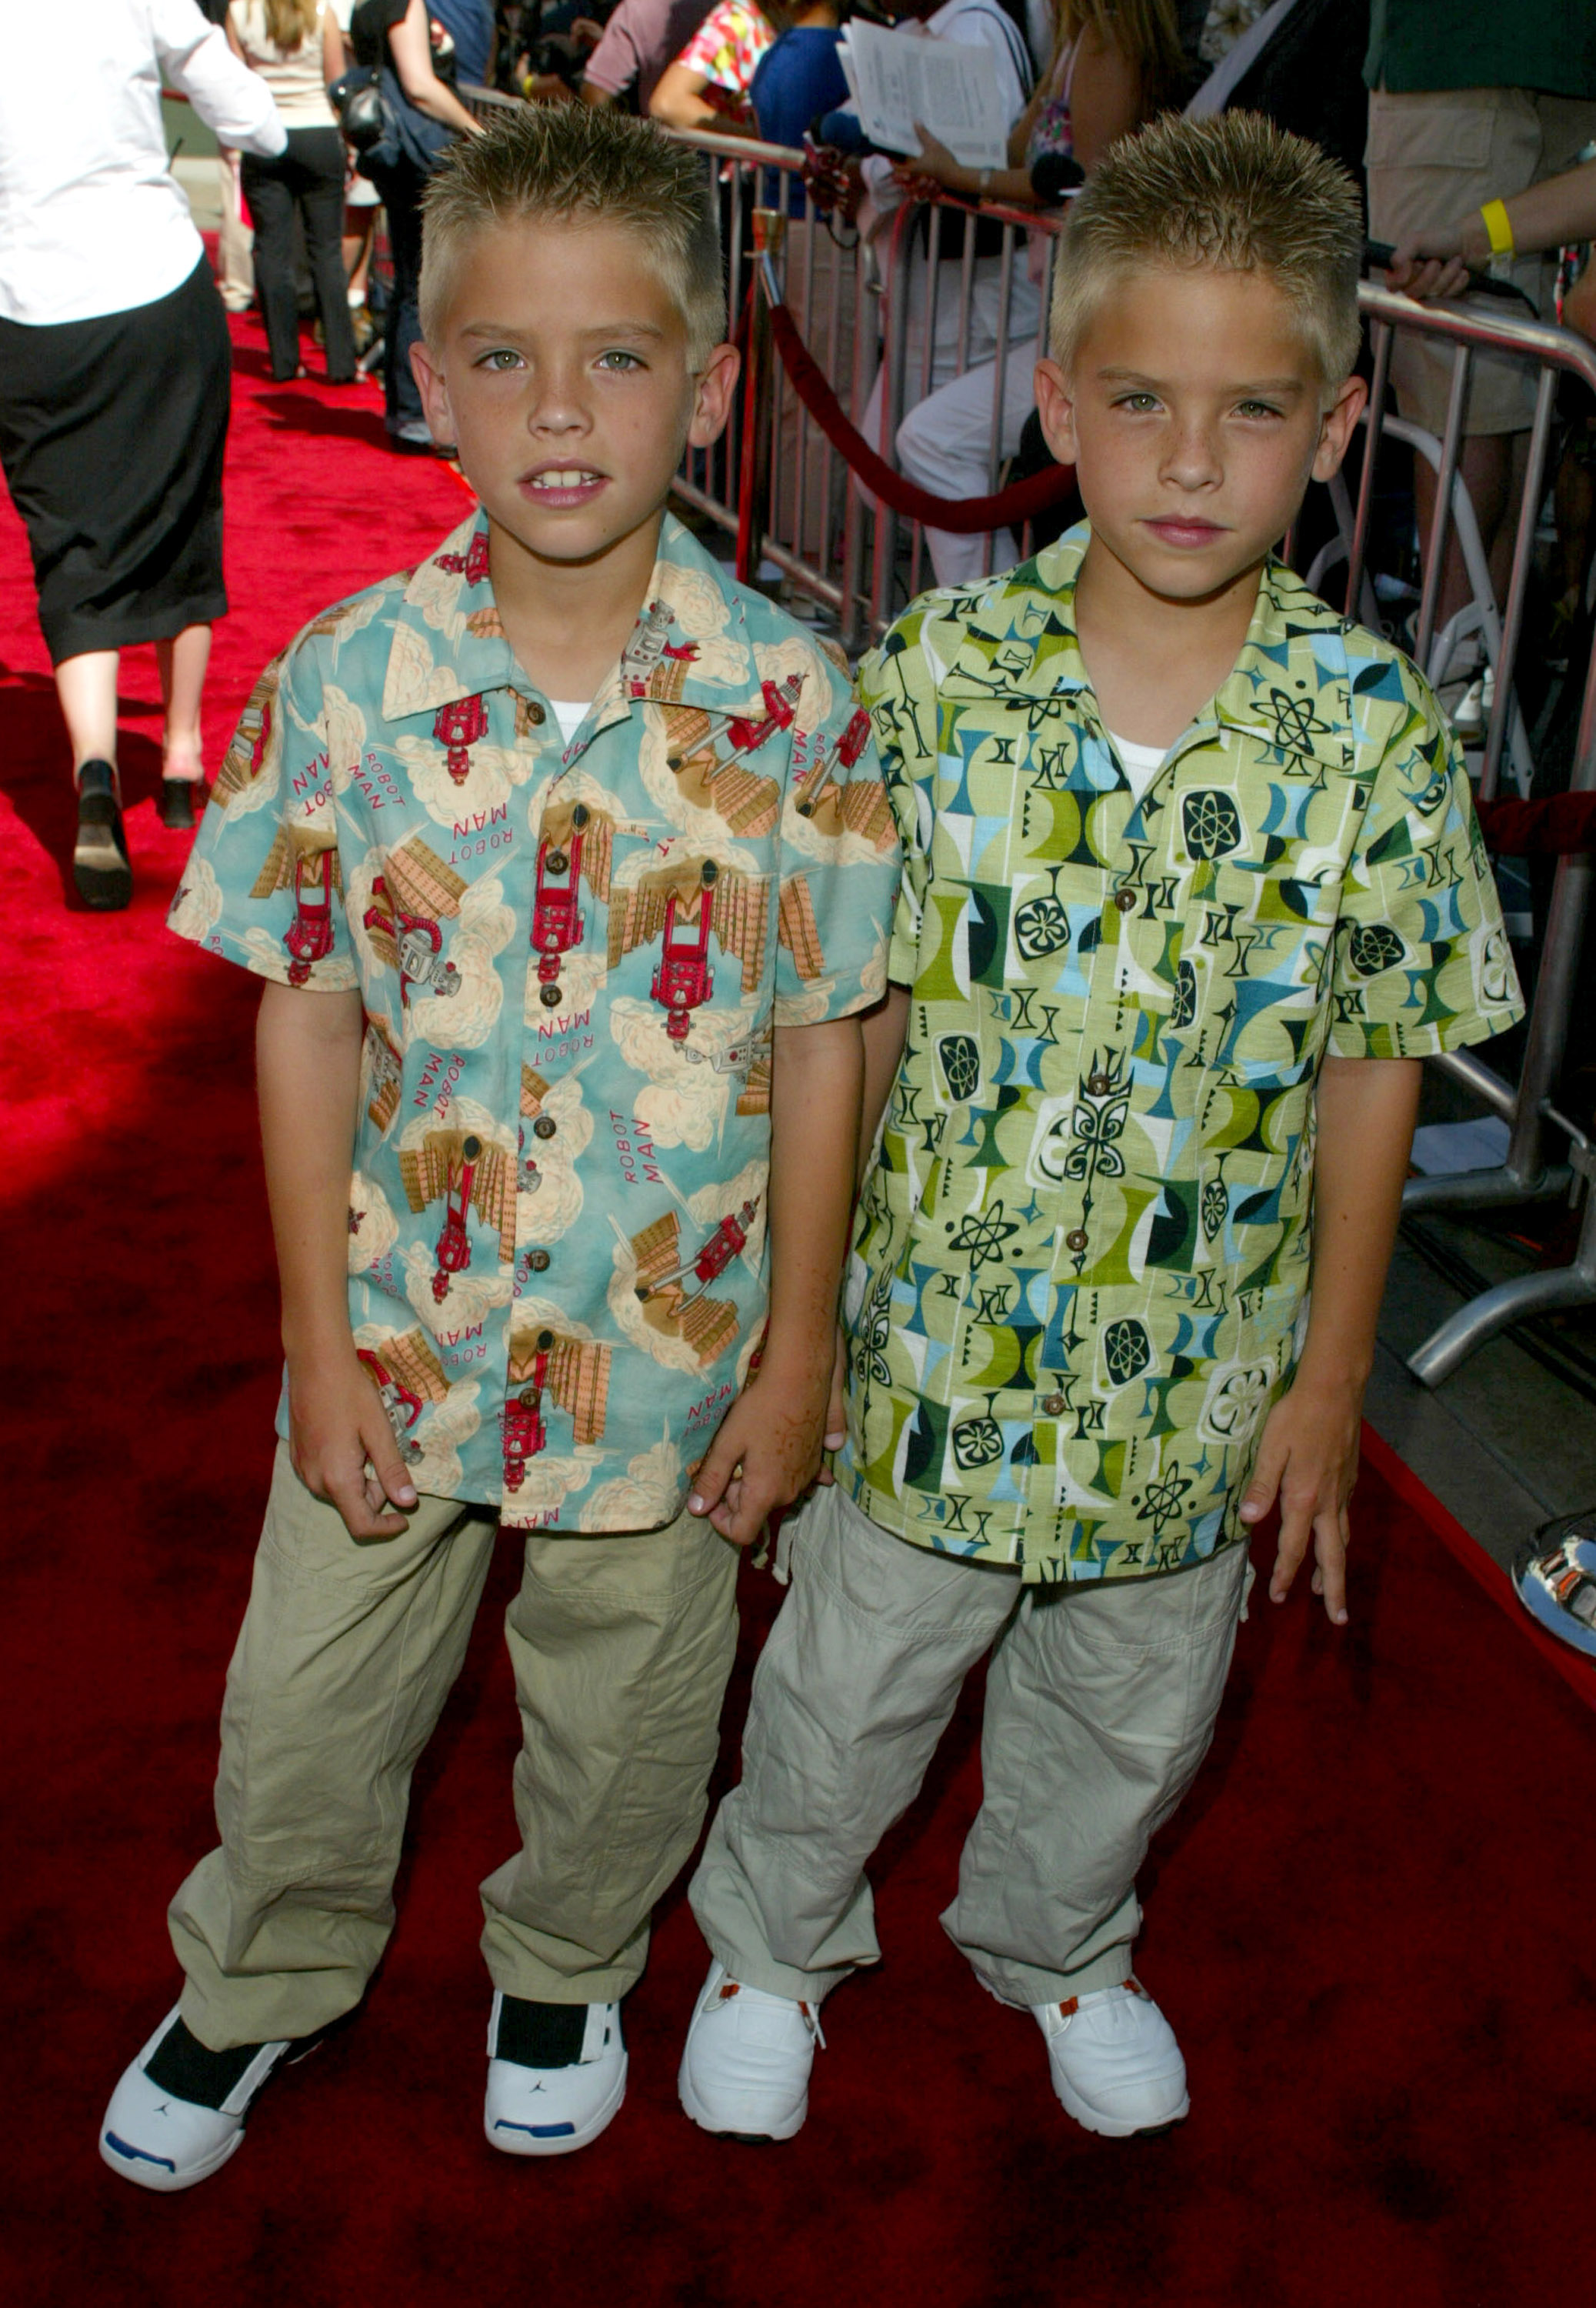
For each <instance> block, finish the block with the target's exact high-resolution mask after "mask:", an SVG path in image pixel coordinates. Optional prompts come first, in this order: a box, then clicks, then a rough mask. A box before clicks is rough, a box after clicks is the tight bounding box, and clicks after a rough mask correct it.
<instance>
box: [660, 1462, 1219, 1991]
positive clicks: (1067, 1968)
mask: <svg viewBox="0 0 1596 2308" xmlns="http://www.w3.org/2000/svg"><path fill="white" fill-rule="evenodd" d="M1247 1584H1248V1562H1247V1555H1246V1551H1245V1549H1244V1548H1241V1547H1232V1548H1231V1550H1230V1551H1229V1552H1228V1553H1226V1554H1221V1555H1218V1556H1216V1557H1215V1558H1214V1561H1213V1562H1211V1563H1205V1564H1203V1565H1202V1566H1201V1568H1200V1569H1197V1570H1195V1571H1185V1572H1178V1573H1176V1574H1174V1575H1173V1576H1171V1577H1168V1578H1163V1579H1155V1580H1128V1581H1123V1582H1120V1583H1119V1584H1117V1585H1114V1586H1109V1587H1095V1586H1094V1587H1066V1588H1046V1589H1040V1588H1036V1587H1030V1588H1025V1589H1022V1587H1021V1584H1020V1580H1019V1576H1018V1574H1017V1572H1011V1571H1008V1570H1001V1569H992V1568H989V1567H988V1566H986V1565H984V1564H982V1563H967V1562H963V1561H961V1560H959V1559H958V1558H957V1557H956V1556H953V1555H947V1554H929V1553H926V1552H924V1551H923V1550H922V1549H920V1548H918V1547H914V1546H910V1545H909V1544H908V1543H907V1542H906V1541H905V1540H904V1539H900V1538H896V1537H892V1535H891V1534H890V1533H888V1532H887V1531H883V1530H881V1529H879V1528H878V1526H877V1525H876V1524H875V1523H873V1522H871V1520H870V1519H869V1517H868V1516H867V1515H865V1514H864V1513H863V1512H862V1510H861V1509H860V1508H858V1507H857V1506H855V1505H854V1503H853V1501H852V1500H851V1499H850V1498H848V1497H847V1496H846V1495H845V1494H844V1493H843V1492H842V1491H841V1490H840V1489H830V1490H824V1491H820V1492H818V1493H817V1494H815V1496H814V1498H813V1499H812V1500H811V1503H810V1504H809V1505H808V1506H807V1507H806V1508H805V1509H804V1511H803V1515H802V1520H801V1522H800V1525H799V1528H798V1530H797V1533H796V1537H795V1539H794V1551H793V1587H792V1592H791V1593H790V1594H789V1596H788V1597H787V1599H786V1601H785V1604H784V1605H783V1606H782V1610H781V1615H780V1616H779V1617H778V1619H777V1623H776V1625H775V1626H774V1628H773V1629H772V1630H771V1633H770V1640H769V1641H768V1643H767V1644H766V1646H765V1649H764V1652H763V1655H762V1656H761V1658H760V1660H759V1666H758V1668H757V1669H756V1670H755V1674H754V1683H753V1696H752V1701H751V1706H750V1709H749V1718H748V1727H747V1730H746V1731H745V1733H744V1735H743V1753H742V1782H741V1784H740V1785H739V1786H737V1787H734V1789H733V1790H732V1792H731V1794H730V1795H728V1796H726V1798H725V1801H724V1803H723V1804H721V1806H720V1809H719V1811H718V1812H717V1813H716V1819H715V1823H714V1825H713V1826H712V1827H711V1829H710V1830H709V1838H708V1843H707V1845H706V1846H705V1850H704V1856H703V1858H702V1860H701V1861H700V1863H699V1869H698V1872H697V1873H696V1874H695V1875H694V1877H693V1880H692V1885H691V1891H690V1894H689V1896H690V1898H691V1901H692V1908H693V1913H694V1914H695V1915H696V1916H697V1917H698V1919H699V1925H700V1927H701V1928H702V1930H703V1933H704V1936H705V1938H706V1939H707V1940H708V1942H709V1946H710V1949H711V1951H713V1953H714V1954H715V1955H716V1957H717V1958H718V1959H719V1960H720V1961H721V1962H722V1963H724V1964H725V1967H726V1969H727V1970H728V1971H729V1972H730V1973H731V1974H732V1976H734V1978H736V1979H741V1980H742V1981H743V1982H745V1983H746V1985H749V1986H751V1987H758V1988H762V1989H763V1990H764V1991H765V1993H766V1994H769V1995H788V1996H794V1997H804V1998H807V1999H808V2000H809V2001H811V2002H818V2001H819V1998H820V1997H821V1996H823V1995H824V1994H826V1993H827V1992H828V1990H829V1989H830V1988H832V1987H833V1986H835V1985H836V1984H837V1981H838V1980H839V1979H843V1978H845V1977H846V1976H847V1974H848V1973H849V1972H850V1971H852V1970H854V1968H856V1967H857V1966H858V1965H860V1964H868V1963H874V1962H876V1961H877V1960H878V1959H879V1958H880V1947H879V1945H878V1943H877V1940H876V1933H875V1923H874V1914H873V1908H872V1903H871V1890H870V1885H869V1883H868V1882H867V1881H866V1880H865V1876H864V1873H863V1870H864V1865H865V1862H866V1861H867V1860H868V1859H869V1857H870V1856H871V1852H872V1851H873V1850H874V1849H875V1847H876V1845H877V1844H878V1843H879V1842H880V1839H881V1837H882V1836H883V1835H885V1833H886V1832H887V1830H888V1828H889V1827H890V1826H891V1825H892V1823H893V1821H895V1820H897V1819H898V1818H900V1817H901V1816H902V1814H903V1813H904V1812H905V1811H906V1810H907V1809H908V1806H909V1804H911V1803H913V1801H914V1797H915V1795H916V1794H917V1793H918V1791H919V1787H920V1783H921V1780H922V1778H923V1777H924V1776H925V1771H926V1768H927V1766H928V1764H929V1763H930V1761H931V1756H932V1754H933V1753H934V1752H935V1749H936V1745H937V1742H938V1741H939V1739H940V1737H941V1735H942V1733H943V1731H944V1730H945V1728H946V1727H947V1725H948V1718H950V1717H951V1715H952V1713H953V1709H954V1705H955V1702H956V1701H957V1698H958V1692H959V1686H960V1684H962V1683H963V1681H964V1678H965V1675H966V1674H967V1673H968V1671H969V1669H970V1668H971V1667H972V1666H974V1664H975V1662H976V1660H977V1659H978V1658H980V1657H981V1656H982V1652H984V1651H986V1650H987V1649H992V1658H991V1665H990V1666H989V1668H988V1670H987V1686H986V1717H985V1721H984V1724H983V1727H982V1741H981V1769H982V1781H983V1793H982V1805H981V1810H980V1812H979V1813H978V1814H977V1817H976V1820H975V1823H974V1826H973V1827H972V1828H971V1830H970V1832H969V1835H968V1837H967V1838H966V1839H965V1848H964V1855H963V1857H962V1859H961V1861H960V1864H959V1879H958V1896H957V1899H955V1900H954V1902H953V1905H952V1906H951V1907H950V1908H948V1910H947V1912H946V1913H945V1914H944V1916H943V1917H942V1925H943V1929H944V1930H945V1931H946V1932H947V1933H948V1936H949V1937H950V1938H951V1939H952V1940H953V1942H954V1943H955V1945H956V1946H957V1947H958V1948H959V1949H961V1950H962V1951H963V1952H964V1954H965V1956H967V1957H968V1959H969V1960H970V1962H971V1963H972V1965H973V1966H974V1968H975V1971H976V1973H977V1974H978V1976H980V1978H981V1979H982V1981H983V1982H984V1983H985V1985H987V1986H988V1987H990V1988H991V1991H992V1993H993V1994H995V1995H998V1996H1000V1998H1001V1999H1002V2000H1003V2002H1007V2003H1017V2004H1028V2003H1046V2002H1054V2001H1062V2000H1063V1998H1065V1997H1066V1996H1069V1995H1079V1994H1085V1992H1086V1991H1087V1990H1088V1989H1091V1988H1094V1987H1109V1986H1113V1985H1116V1984H1117V1983H1118V1982H1119V1981H1120V1980H1122V1979H1123V1978H1124V1977H1125V1976H1126V1974H1127V1973H1128V1970H1129V1968H1130V1950H1131V1944H1132V1942H1133V1941H1134V1939H1135V1937H1136V1933H1137V1927H1138V1925H1139V1924H1140V1922H1141V1910H1140V1908H1138V1906H1137V1897H1136V1873H1137V1868H1138V1867H1139V1866H1140V1865H1141V1863H1142V1860H1143V1857H1144V1856H1145V1855H1146V1848H1147V1839H1148V1838H1149V1837H1150V1836H1151V1835H1152V1833H1153V1831H1154V1829H1155V1828H1156V1827H1157V1826H1158V1825H1159V1824H1160V1822H1161V1821H1163V1820H1165V1819H1167V1818H1168V1817H1169V1815H1170V1813H1171V1812H1172V1811H1173V1810H1174V1808H1175V1806H1176V1804H1178V1803H1179V1802H1180V1798H1181V1796H1183V1795H1184V1794H1185V1793H1186V1790H1187V1788H1188V1787H1189V1786H1190V1784H1191V1781H1192V1779H1193V1778H1194V1777H1195V1775H1196V1772H1197V1765H1198V1764H1199V1763H1200V1762H1201V1761H1202V1759H1203V1756H1204V1755H1205V1754H1206V1752H1207V1747H1208V1742H1209V1740H1210V1738H1211V1737H1212V1736H1213V1731H1214V1717H1215V1715H1216V1714H1217V1712H1218V1709H1219V1701H1220V1695H1221V1693H1222V1692H1223V1688H1224V1679H1225V1675H1226V1674H1227V1673H1228V1671H1229V1668H1230V1662H1231V1650H1232V1649H1233V1648H1234V1644H1235V1639H1236V1623H1237V1618H1238V1615H1239V1613H1240V1609H1241V1606H1242V1602H1243V1598H1244V1593H1245V1588H1246V1585H1247ZM994 1646H995V1648H994Z"/></svg>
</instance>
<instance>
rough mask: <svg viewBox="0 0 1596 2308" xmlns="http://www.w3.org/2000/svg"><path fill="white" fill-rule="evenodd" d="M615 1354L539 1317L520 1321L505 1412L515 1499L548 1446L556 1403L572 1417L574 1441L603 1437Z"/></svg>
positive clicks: (508, 1477)
mask: <svg viewBox="0 0 1596 2308" xmlns="http://www.w3.org/2000/svg"><path fill="white" fill-rule="evenodd" d="M613 1353H614V1349H613V1348H609V1347H605V1346H600V1345H599V1344H597V1342H596V1340H594V1339H579V1338H574V1337H572V1336H571V1334H570V1333H569V1332H567V1331H561V1330H559V1329H557V1328H556V1327H555V1326H554V1325H553V1323H550V1322H543V1321H541V1320H540V1319H538V1318H536V1316H534V1317H533V1318H532V1319H531V1320H530V1321H527V1320H525V1319H522V1320H519V1321H518V1322H517V1323H516V1325H515V1327H514V1329H513V1330H512V1331H511V1338H510V1370H509V1377H510V1393H509V1396H508V1398H507V1399H506V1401H505V1405H504V1414H503V1419H504V1487H505V1489H506V1490H507V1491H508V1492H510V1493H511V1494H512V1495H513V1494H514V1493H515V1492H517V1491H519V1489H520V1488H521V1486H522V1485H523V1484H524V1483H525V1481H526V1479H527V1466H528V1460H533V1459H537V1458H541V1457H542V1455H543V1453H544V1451H545V1450H546V1449H547V1448H548V1442H549V1429H548V1410H549V1407H550V1406H551V1405H553V1407H554V1408H558V1409H560V1410H562V1411H564V1412H565V1413H566V1414H567V1416H568V1417H570V1419H571V1439H572V1441H573V1442H576V1443H578V1444H582V1443H592V1442H599V1441H600V1440H601V1439H602V1437H603V1434H604V1425H605V1406H606V1404H607V1402H608V1399H609V1391H610V1363H611V1360H612V1356H613Z"/></svg>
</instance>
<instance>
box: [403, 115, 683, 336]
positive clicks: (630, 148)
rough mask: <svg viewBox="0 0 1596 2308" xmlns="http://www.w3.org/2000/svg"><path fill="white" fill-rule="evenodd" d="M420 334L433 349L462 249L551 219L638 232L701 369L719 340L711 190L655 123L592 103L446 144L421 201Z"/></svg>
mask: <svg viewBox="0 0 1596 2308" xmlns="http://www.w3.org/2000/svg"><path fill="white" fill-rule="evenodd" d="M421 205H422V217H423V229H422V254H421V298H420V301H421V327H422V333H423V334H424V335H425V338H426V340H427V342H428V344H429V345H432V346H433V347H436V346H437V344H438V342H439V335H440V331H441V329H442V324H443V320H444V315H445V314H446V312H447V310H448V305H449V294H450V286H451V283H452V280H453V275H454V270H455V265H456V262H457V260H458V258H459V252H460V249H461V248H462V246H463V245H464V244H465V243H466V242H467V241H468V239H469V238H470V237H471V235H472V234H473V233H476V232H480V231H481V230H482V229H483V228H484V227H485V226H488V225H496V224H512V223H518V222H519V221H521V220H524V219H527V218H530V217H557V218H559V219H560V220H562V222H569V223H571V224H618V225H624V226H626V227H627V228H629V229H630V230H631V231H634V232H635V233H636V234H637V236H638V237H639V241H640V242H641V243H642V244H643V247H644V251H645V254H647V257H648V263H649V264H650V266H651V267H652V268H653V270H654V271H656V272H657V273H658V274H659V276H660V278H661V279H662V280H664V282H665V286H666V288H668V289H669V290H670V293H671V296H672V298H673V301H674V304H675V306H676V308H677V310H678V312H679V313H680V314H681V315H682V320H683V322H684V323H685V324H686V328H687V352H688V366H690V368H691V369H692V370H694V371H695V373H696V372H697V371H698V370H699V369H700V368H701V367H702V366H703V365H704V363H705V361H706V360H707V359H708V357H709V354H710V352H711V351H712V350H713V349H714V347H715V346H716V345H717V344H718V343H719V342H720V341H721V339H722V338H723V337H724V336H725V326H726V296H725V280H724V277H723V274H722V271H721V262H720V227H719V220H718V211H717V209H716V195H715V187H714V183H713V180H712V177H711V175H710V170H709V168H708V167H707V166H706V164H705V161H704V159H703V157H702V155H701V154H699V153H698V152H695V151H692V150H691V147H689V146H688V145H685V144H677V143H673V142H672V141H671V140H670V139H669V138H668V137H666V136H664V135H662V134H661V133H660V131H659V130H658V129H657V128H656V127H655V126H654V125H653V123H652V122H651V121H648V120H634V119H632V118H631V117H630V116H629V115H627V114H625V113H622V112H617V111H614V110H611V109H608V108H605V109H600V108H597V107H595V106H593V105H588V104H537V105H526V106H518V107H517V108H515V109H514V110H513V111H508V112H504V113H502V114H501V115H500V116H499V117H498V118H497V119H496V120H494V121H493V124H492V125H491V126H489V127H488V128H487V129H485V131H484V133H482V134H481V135H480V136H462V137H461V138H460V139H459V142H456V143H454V144H452V145H451V146H450V150H449V151H448V153H447V155H446V156H445V158H444V160H443V164H442V167H441V168H439V169H438V171H437V173H436V175H435V176H434V177H433V178H432V179H431V181H430V182H429V184H428V185H427V188H426V191H425V194H424V196H423V199H422V204H421Z"/></svg>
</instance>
